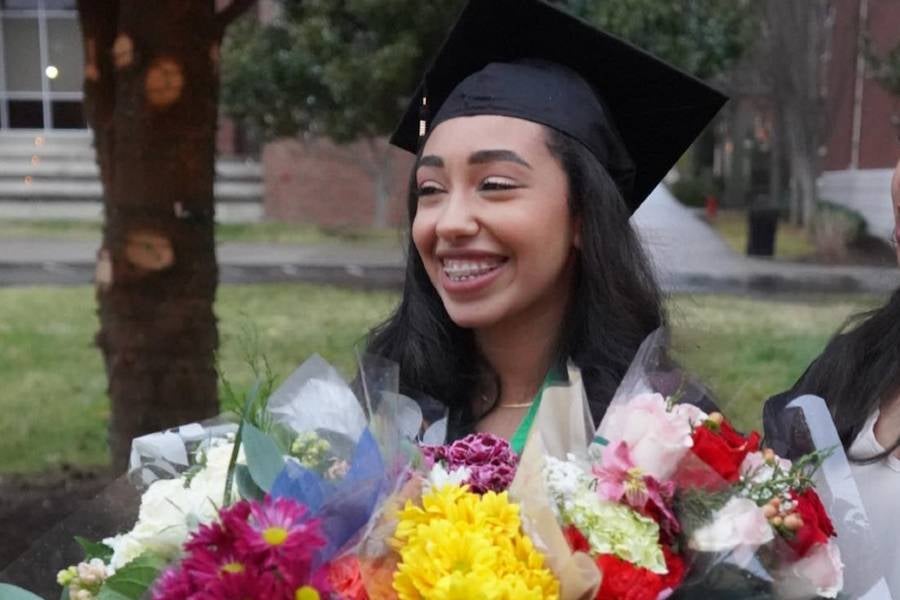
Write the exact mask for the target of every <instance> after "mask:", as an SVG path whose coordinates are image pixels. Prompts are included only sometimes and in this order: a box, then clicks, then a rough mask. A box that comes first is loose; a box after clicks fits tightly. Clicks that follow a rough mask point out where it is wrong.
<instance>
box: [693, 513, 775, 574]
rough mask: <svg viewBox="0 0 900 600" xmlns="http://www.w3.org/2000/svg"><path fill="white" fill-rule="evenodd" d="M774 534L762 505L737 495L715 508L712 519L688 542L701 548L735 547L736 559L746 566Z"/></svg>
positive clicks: (723, 548)
mask: <svg viewBox="0 0 900 600" xmlns="http://www.w3.org/2000/svg"><path fill="white" fill-rule="evenodd" d="M774 537H775V534H774V533H773V532H772V526H771V525H770V524H769V522H768V521H767V520H766V517H765V516H764V515H763V513H762V510H761V509H760V508H759V506H757V505H756V503H755V502H753V501H752V500H749V499H747V498H739V497H734V498H731V499H730V500H729V501H728V502H727V503H726V504H725V506H723V507H722V508H720V509H719V510H717V511H716V513H715V514H714V515H713V519H712V522H710V523H708V524H707V525H704V526H703V527H701V528H700V529H698V530H696V531H695V532H694V534H693V535H692V536H691V539H690V542H689V546H690V547H691V548H693V549H695V550H699V551H701V552H726V551H733V556H732V558H733V560H734V562H735V563H737V565H738V566H739V567H744V566H746V565H747V564H748V563H749V562H750V560H751V559H752V558H753V554H754V553H755V552H756V549H757V548H759V547H760V546H762V545H763V544H766V543H768V542H770V541H772V539H773V538H774Z"/></svg>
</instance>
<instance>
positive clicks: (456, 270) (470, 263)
mask: <svg viewBox="0 0 900 600" xmlns="http://www.w3.org/2000/svg"><path fill="white" fill-rule="evenodd" d="M508 262H509V259H508V258H506V257H505V256H480V257H479V256H472V257H443V258H441V265H442V270H441V279H440V285H441V287H443V288H444V289H445V290H446V291H447V293H449V294H471V293H475V292H479V291H481V290H483V289H485V288H486V287H488V286H489V285H490V284H491V283H493V282H494V281H495V280H496V279H497V278H498V277H499V276H500V275H501V273H502V270H503V268H504V267H506V265H507V263H508Z"/></svg>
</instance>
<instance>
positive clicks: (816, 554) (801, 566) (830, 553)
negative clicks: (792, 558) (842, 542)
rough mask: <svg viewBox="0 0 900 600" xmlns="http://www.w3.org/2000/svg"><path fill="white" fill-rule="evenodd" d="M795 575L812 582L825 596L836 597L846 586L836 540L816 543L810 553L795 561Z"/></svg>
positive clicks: (820, 593)
mask: <svg viewBox="0 0 900 600" xmlns="http://www.w3.org/2000/svg"><path fill="white" fill-rule="evenodd" d="M791 570H792V571H793V573H794V575H796V576H798V577H800V578H801V579H804V580H806V581H808V582H809V583H811V584H812V585H813V587H815V588H816V593H817V594H818V595H819V596H822V597H823V598H836V597H837V595H838V592H840V591H841V590H842V589H843V587H844V563H843V562H841V552H840V550H838V545H837V544H836V543H835V541H834V540H833V539H832V540H829V541H828V543H827V544H816V545H815V546H813V549H812V551H810V553H809V554H807V555H806V556H804V557H803V558H801V559H800V560H798V561H797V562H795V563H794V565H793V567H792V569H791Z"/></svg>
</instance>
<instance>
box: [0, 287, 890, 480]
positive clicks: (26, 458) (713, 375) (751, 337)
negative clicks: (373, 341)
mask: <svg viewBox="0 0 900 600" xmlns="http://www.w3.org/2000/svg"><path fill="white" fill-rule="evenodd" d="M395 300H396V295H395V294H393V293H389V292H358V291H348V290H342V289H337V288H332V287H324V286H313V285H293V284H274V285H254V286H223V287H222V288H221V289H220V291H219V298H218V302H217V306H216V311H217V314H218V316H219V318H220V328H221V332H222V349H221V365H222V367H223V369H224V370H225V372H226V373H227V374H228V375H229V378H230V379H232V380H233V381H234V383H236V384H237V385H246V384H248V383H249V382H250V374H249V372H248V370H247V369H246V368H245V367H244V365H243V363H242V355H243V350H244V347H245V345H246V338H245V335H244V333H243V332H244V331H245V330H246V329H247V328H252V329H254V330H255V331H256V332H257V334H258V338H259V343H260V347H261V349H262V350H263V352H264V353H265V354H266V355H267V357H268V358H269V361H270V363H271V364H272V366H273V369H274V371H275V373H276V374H279V375H281V376H282V377H284V376H286V375H287V374H288V373H289V372H290V371H291V370H292V369H293V368H295V367H296V366H297V365H299V364H300V363H301V362H302V361H303V360H305V359H306V358H307V357H308V356H309V355H310V354H311V353H313V352H318V353H320V354H321V355H322V356H324V357H325V358H326V359H327V360H329V361H330V362H332V364H334V365H335V366H337V367H338V368H339V369H340V370H341V371H342V372H344V373H345V374H351V373H352V372H353V370H354V368H353V365H354V345H355V344H356V343H357V342H358V341H359V340H360V338H361V337H362V336H363V335H364V333H365V331H366V330H367V329H368V328H369V327H370V326H371V325H373V324H374V323H376V322H378V321H379V320H380V319H382V318H383V317H385V316H386V315H387V314H388V313H389V312H390V310H391V308H392V306H393V304H394V302H395ZM875 302H876V300H874V299H871V298H849V299H833V298H832V299H820V298H815V299H807V301H806V302H803V303H801V302H791V301H777V302H772V301H761V300H749V299H744V298H734V297H724V296H694V297H686V296H683V297H677V298H675V299H674V300H673V301H672V302H671V303H670V310H671V314H672V319H673V324H674V330H675V337H674V339H675V343H676V349H677V352H676V354H677V356H678V357H679V358H680V359H681V360H682V362H683V363H684V364H685V365H686V366H687V367H688V368H689V369H690V370H691V371H693V372H694V373H696V374H697V375H698V376H699V377H700V378H701V379H703V380H704V381H705V382H706V383H707V384H709V385H710V386H711V387H712V389H713V390H714V391H715V392H717V395H718V397H719V398H720V400H721V404H722V408H723V409H724V410H725V411H726V412H727V413H728V414H729V415H730V416H732V418H733V419H734V420H735V421H736V422H737V423H738V424H739V425H740V426H742V427H751V426H757V424H758V415H759V410H760V403H761V402H762V401H763V400H764V399H765V398H766V397H767V396H769V395H770V394H773V393H775V392H778V391H780V390H782V389H784V388H785V387H787V386H789V385H790V384H791V383H792V382H793V380H794V379H795V378H796V377H797V376H798V375H799V374H800V373H801V372H802V370H803V369H804V368H805V366H806V364H807V363H808V362H809V361H810V359H811V358H812V357H814V356H815V355H816V354H817V353H818V352H819V350H820V349H821V347H822V345H823V344H824V342H825V340H826V339H827V338H828V337H829V335H830V334H831V333H832V332H833V331H834V329H835V328H836V327H837V326H838V324H839V323H840V322H841V321H842V320H843V319H844V318H846V317H847V315H849V314H850V313H852V312H855V311H857V310H860V309H861V308H866V307H869V306H872V305H873V304H874V303H875ZM96 329H97V318H96V315H95V307H94V299H93V290H92V289H91V288H88V287H75V288H47V287H42V288H0V386H2V387H0V419H2V421H0V423H2V424H0V431H2V432H3V435H2V437H0V473H12V472H16V473H28V472H38V471H41V470H45V469H52V468H56V467H59V466H61V465H63V464H72V465H77V466H82V467H87V466H96V465H102V464H104V463H105V462H106V448H105V443H106V422H107V418H108V408H107V401H106V398H105V386H106V382H105V376H104V373H103V365H102V362H101V359H100V355H99V353H98V351H97V350H96V349H95V348H94V347H93V345H92V340H93V335H94V333H95V331H96Z"/></svg>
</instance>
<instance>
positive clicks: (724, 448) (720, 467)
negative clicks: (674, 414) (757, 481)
mask: <svg viewBox="0 0 900 600" xmlns="http://www.w3.org/2000/svg"><path fill="white" fill-rule="evenodd" d="M716 429H717V430H716V431H713V430H712V429H710V428H709V427H708V426H707V425H705V424H704V425H701V426H699V427H697V428H696V429H694V435H693V439H694V445H693V447H692V448H691V450H692V451H693V453H694V454H695V455H696V456H697V457H698V458H699V459H700V460H702V461H703V462H705V463H706V464H707V465H709V466H710V467H711V468H712V469H713V470H714V471H715V472H716V473H718V474H719V475H720V476H721V477H722V478H723V479H724V480H726V481H728V482H735V481H737V480H738V478H739V477H740V468H741V463H742V462H744V458H745V457H746V456H747V454H748V453H749V452H756V451H757V450H759V434H758V433H757V432H755V431H754V432H753V433H751V434H750V435H749V436H747V437H744V436H742V435H741V434H740V433H738V432H737V431H735V430H734V428H732V427H731V425H730V424H729V423H728V421H722V422H721V423H720V424H719V425H718V427H716Z"/></svg>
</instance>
